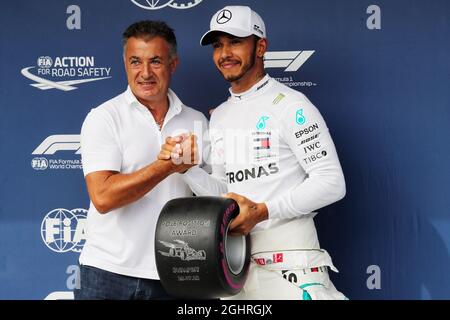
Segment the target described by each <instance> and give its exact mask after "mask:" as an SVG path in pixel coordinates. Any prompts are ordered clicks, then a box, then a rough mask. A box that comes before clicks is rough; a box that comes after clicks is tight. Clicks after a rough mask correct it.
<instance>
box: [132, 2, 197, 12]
mask: <svg viewBox="0 0 450 320" xmlns="http://www.w3.org/2000/svg"><path fill="white" fill-rule="evenodd" d="M202 1H203V0H193V1H183V0H165V1H163V0H131V2H133V3H134V4H135V5H137V6H138V7H141V8H142V9H146V10H158V9H162V8H165V7H171V8H173V9H190V8H192V7H195V6H196V5H198V4H199V3H200V2H202Z"/></svg>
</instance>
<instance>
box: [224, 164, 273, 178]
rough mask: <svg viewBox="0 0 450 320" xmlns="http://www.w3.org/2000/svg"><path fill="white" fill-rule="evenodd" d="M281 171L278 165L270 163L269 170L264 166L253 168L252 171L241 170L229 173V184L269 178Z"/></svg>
mask: <svg viewBox="0 0 450 320" xmlns="http://www.w3.org/2000/svg"><path fill="white" fill-rule="evenodd" d="M278 171H280V169H279V168H278V165H277V164H276V163H269V164H268V165H267V168H264V166H259V167H253V168H251V169H244V170H239V171H237V172H227V173H226V175H227V180H228V183H236V182H242V181H245V180H249V179H257V178H260V177H261V176H269V175H271V174H276V173H278Z"/></svg>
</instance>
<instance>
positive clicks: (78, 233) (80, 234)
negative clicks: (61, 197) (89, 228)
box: [41, 208, 87, 253]
mask: <svg viewBox="0 0 450 320" xmlns="http://www.w3.org/2000/svg"><path fill="white" fill-rule="evenodd" d="M86 219H87V210H85V209H81V208H78V209H72V210H67V209H62V208H59V209H54V210H52V211H50V212H49V213H47V214H46V216H45V217H44V219H43V220H42V224H41V236H42V241H44V243H45V245H46V246H47V247H48V248H49V249H50V250H52V251H54V252H58V253H63V252H69V251H73V252H81V249H83V246H84V242H85V240H86Z"/></svg>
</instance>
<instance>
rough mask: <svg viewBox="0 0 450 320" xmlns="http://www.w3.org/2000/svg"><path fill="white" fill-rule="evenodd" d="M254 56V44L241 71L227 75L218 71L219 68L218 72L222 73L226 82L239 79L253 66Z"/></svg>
mask: <svg viewBox="0 0 450 320" xmlns="http://www.w3.org/2000/svg"><path fill="white" fill-rule="evenodd" d="M255 56H256V44H255V45H254V46H253V52H252V54H251V56H250V61H249V62H248V63H246V64H244V65H243V66H242V69H241V72H239V74H237V75H228V76H227V75H225V74H224V73H223V72H222V71H220V69H219V72H220V73H221V74H222V76H223V77H224V78H225V80H227V81H228V82H235V81H239V80H240V79H241V78H242V77H243V76H244V75H245V74H246V73H247V71H248V70H250V69H251V68H253V66H254V65H255V60H256V59H255ZM220 63H223V61H220Z"/></svg>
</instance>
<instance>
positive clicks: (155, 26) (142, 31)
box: [122, 20, 177, 56]
mask: <svg viewBox="0 0 450 320" xmlns="http://www.w3.org/2000/svg"><path fill="white" fill-rule="evenodd" d="M132 37H135V38H142V39H144V40H150V39H152V38H154V37H161V38H163V39H164V40H166V41H167V43H168V44H169V47H170V54H171V55H172V56H175V55H176V54H177V39H176V37H175V33H174V31H173V29H172V28H171V27H169V26H168V25H167V23H165V22H164V21H152V20H143V21H138V22H135V23H133V24H132V25H130V26H129V27H128V28H127V29H126V30H125V31H124V33H123V34H122V42H123V46H124V48H125V46H126V44H127V41H128V39H130V38H132Z"/></svg>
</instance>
